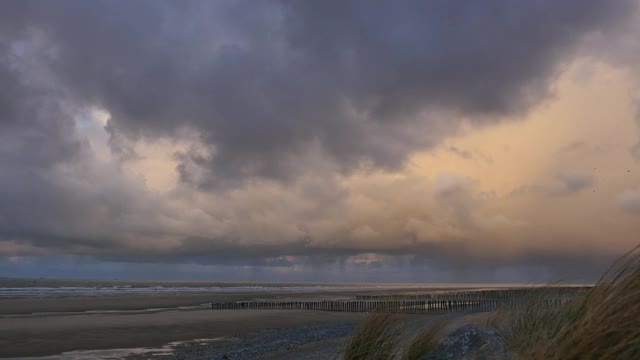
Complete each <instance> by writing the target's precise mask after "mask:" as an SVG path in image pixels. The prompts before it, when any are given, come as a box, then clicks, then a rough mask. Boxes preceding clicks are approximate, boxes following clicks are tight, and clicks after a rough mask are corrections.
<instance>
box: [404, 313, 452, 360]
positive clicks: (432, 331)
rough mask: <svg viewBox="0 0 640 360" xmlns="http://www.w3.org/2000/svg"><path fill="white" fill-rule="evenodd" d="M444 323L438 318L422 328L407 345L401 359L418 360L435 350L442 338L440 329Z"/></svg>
mask: <svg viewBox="0 0 640 360" xmlns="http://www.w3.org/2000/svg"><path fill="white" fill-rule="evenodd" d="M445 325H446V322H445V321H444V320H439V321H436V322H435V323H433V324H431V325H430V326H428V327H426V328H425V329H423V330H422V331H421V332H420V333H419V334H418V335H417V336H416V337H415V338H413V340H412V341H411V343H410V344H409V346H407V349H406V350H405V351H404V354H403V356H402V360H418V359H420V358H421V357H423V356H424V355H426V354H428V353H430V352H431V351H433V350H435V348H436V347H437V346H438V344H439V343H440V341H441V340H442V330H443V329H444V327H445Z"/></svg>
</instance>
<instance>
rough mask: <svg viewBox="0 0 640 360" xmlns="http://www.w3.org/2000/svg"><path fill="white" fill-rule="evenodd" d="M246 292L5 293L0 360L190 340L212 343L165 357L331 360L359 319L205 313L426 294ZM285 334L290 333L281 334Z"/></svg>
mask: <svg viewBox="0 0 640 360" xmlns="http://www.w3.org/2000/svg"><path fill="white" fill-rule="evenodd" d="M76 285H77V284H76ZM246 288H247V289H249V290H247V289H242V291H226V290H225V291H221V292H212V291H183V290H184V289H181V288H179V287H176V288H169V290H167V289H165V288H162V291H160V290H158V291H153V290H150V291H146V292H144V293H139V292H136V291H137V290H136V289H137V288H134V289H130V288H125V289H124V290H123V291H120V290H118V291H109V292H100V291H96V292H95V293H92V292H90V291H88V292H83V293H82V295H78V294H75V293H74V291H75V290H74V289H75V288H73V289H72V290H73V291H71V290H70V292H64V291H62V292H59V291H58V290H56V291H49V290H47V291H45V292H44V295H43V294H36V295H34V294H31V295H29V296H13V295H11V294H9V295H6V294H7V293H8V292H5V296H1V297H0V357H2V358H7V357H8V358H23V357H43V356H48V357H47V359H83V358H87V359H88V358H92V357H98V358H99V356H98V353H88V354H84V355H83V354H72V356H70V355H68V354H67V355H64V356H63V355H60V354H62V353H66V352H70V351H78V350H103V349H140V348H154V349H158V348H162V347H166V346H167V344H171V343H174V344H173V345H172V346H173V347H174V348H176V344H175V343H176V342H189V341H192V340H194V339H216V340H215V341H210V342H208V343H206V344H204V343H203V341H199V343H198V345H197V346H196V345H193V344H191V343H184V344H180V345H178V346H177V350H176V349H174V350H175V351H174V350H172V351H173V352H176V351H182V352H183V353H184V352H185V349H191V348H194V349H195V348H197V351H195V350H194V351H195V352H194V351H192V350H193V349H191V350H188V351H186V352H188V353H190V354H191V353H194V354H201V355H202V354H203V352H207V353H208V354H213V353H216V352H219V351H222V350H225V351H227V350H228V351H231V352H233V351H237V349H238V348H243V349H244V350H247V349H253V350H251V351H253V353H255V354H260V356H258V358H272V359H278V358H282V359H287V358H291V356H294V355H293V354H296V353H298V354H301V353H313V352H314V351H316V352H317V351H320V350H321V352H320V353H322V354H325V355H327V357H329V355H331V356H330V357H333V356H335V354H333V353H332V354H328V353H327V351H329V352H336V351H339V349H340V348H341V346H342V343H343V342H344V338H345V337H346V336H347V335H348V333H349V332H350V331H352V329H353V327H354V326H355V325H356V324H357V322H358V321H359V320H361V319H362V318H363V317H364V316H366V314H362V313H349V312H326V311H304V310H217V311H216V310H211V302H222V301H239V300H255V299H327V300H328V299H348V298H353V297H355V296H356V295H364V294H392V293H411V292H415V291H425V290H426V288H423V289H421V290H418V289H416V288H415V287H406V288H403V287H402V286H395V287H389V288H367V287H360V288H358V287H349V286H345V287H315V286H310V287H309V286H308V287H301V288H300V287H286V288H281V289H276V290H274V289H273V288H269V290H260V289H257V290H254V289H253V288H251V287H246ZM448 288H449V289H450V287H448ZM5 289H8V288H5ZM33 289H38V288H37V287H33ZM55 289H64V288H55ZM101 289H102V288H101ZM140 289H144V287H141V288H140ZM292 289H293V290H292ZM174 290H175V291H174ZM429 290H438V288H435V287H434V288H429ZM51 294H53V295H51ZM411 318H412V317H408V318H407V319H411ZM413 318H414V320H416V319H417V320H418V321H429V318H430V317H428V316H425V315H422V316H414V317H413ZM425 319H426V320H425ZM288 329H292V330H290V331H289V332H287V331H288ZM204 342H207V341H204ZM283 342H284V345H283ZM256 344H260V345H259V348H255V347H256ZM322 344H324V345H322ZM192 345H193V346H192ZM205 345H206V346H205ZM221 349H222V350H221ZM314 349H316V350H314ZM320 353H318V354H320ZM122 354H124V355H122ZM162 355H163V359H167V358H168V357H167V354H162ZM51 356H52V357H51ZM65 356H66V357H65ZM100 356H102V355H100ZM136 356H137V357H136ZM140 356H142V357H140ZM149 356H150V355H149V354H148V353H147V354H146V355H139V354H138V355H136V354H135V351H133V352H131V353H129V354H128V355H127V351H121V352H120V355H117V356H116V355H113V354H111V355H109V358H148V357H149ZM256 356H257V355H256ZM318 356H320V355H318ZM322 356H324V355H322ZM330 357H329V358H330ZM186 358H198V357H197V356H187V357H186ZM240 358H242V357H240ZM320 358H322V357H320Z"/></svg>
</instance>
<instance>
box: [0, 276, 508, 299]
mask: <svg viewBox="0 0 640 360" xmlns="http://www.w3.org/2000/svg"><path fill="white" fill-rule="evenodd" d="M513 286H514V284H499V285H496V284H491V285H489V284H416V283H239V282H189V281H126V280H57V279H8V278H4V279H0V298H1V297H41V296H100V295H112V294H161V293H203V292H210V293H226V292H228V293H231V292H233V293H238V292H294V293H295V292H300V293H304V292H318V291H340V290H378V289H379V290H391V289H415V290H419V289H447V288H458V289H459V288H496V287H513Z"/></svg>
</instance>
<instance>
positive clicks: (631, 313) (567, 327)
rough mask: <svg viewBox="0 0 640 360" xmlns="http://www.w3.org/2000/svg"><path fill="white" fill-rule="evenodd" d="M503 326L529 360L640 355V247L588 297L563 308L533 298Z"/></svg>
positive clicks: (504, 333)
mask: <svg viewBox="0 0 640 360" xmlns="http://www.w3.org/2000/svg"><path fill="white" fill-rule="evenodd" d="M500 328H501V333H502V336H503V337H504V338H505V340H506V341H507V343H508V344H509V345H510V348H511V350H512V351H513V352H514V353H515V354H517V355H518V356H520V357H521V358H525V359H551V360H560V359H563V360H565V359H566V360H574V359H575V360H577V359H640V247H636V248H634V249H633V250H632V251H630V252H629V253H627V254H626V255H625V256H624V257H622V258H621V259H620V260H619V261H617V262H616V263H615V264H614V265H613V266H612V267H611V268H610V269H609V271H607V272H606V273H605V274H604V275H603V276H602V278H601V279H600V281H598V283H597V284H596V285H595V286H594V287H593V288H592V289H591V290H590V291H589V292H588V293H587V294H586V295H583V296H577V297H576V298H574V299H573V300H572V301H570V302H568V303H566V304H563V305H561V306H549V304H547V303H545V299H544V298H542V297H541V298H532V299H530V301H529V303H528V305H527V306H526V307H525V308H524V309H523V310H519V311H511V312H510V313H509V314H508V318H507V320H506V321H505V325H503V326H501V327H500Z"/></svg>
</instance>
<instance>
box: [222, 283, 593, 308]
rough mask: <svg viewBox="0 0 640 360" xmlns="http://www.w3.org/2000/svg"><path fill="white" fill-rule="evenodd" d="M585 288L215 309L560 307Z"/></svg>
mask: <svg viewBox="0 0 640 360" xmlns="http://www.w3.org/2000/svg"><path fill="white" fill-rule="evenodd" d="M585 290H586V288H582V287H573V288H534V289H510V290H483V291H457V292H456V291H452V292H445V293H425V294H407V295H402V294H390V295H359V296H356V297H355V299H351V300H299V301H279V300H269V301H236V302H214V303H212V304H211V308H212V309H214V310H245V309H246V310H276V309H277V310H319V311H341V312H376V311H385V312H399V313H447V312H488V311H494V310H496V309H498V308H503V307H521V306H524V305H526V304H527V303H528V302H530V301H532V299H535V300H538V301H542V302H544V303H545V304H546V305H547V306H559V305H561V304H564V303H566V302H567V301H569V300H570V299H571V298H572V297H574V296H576V295H578V294H580V293H583V292H584V291H585Z"/></svg>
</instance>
